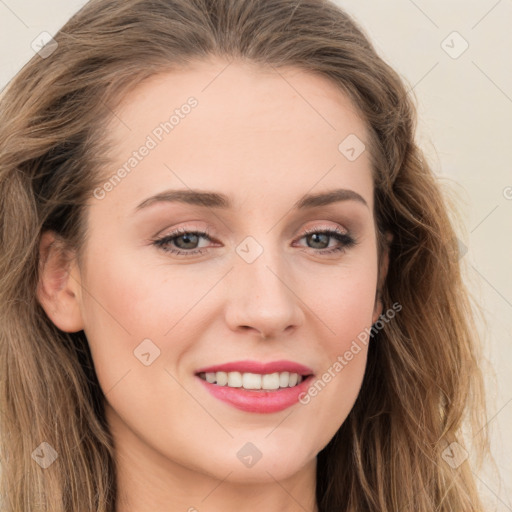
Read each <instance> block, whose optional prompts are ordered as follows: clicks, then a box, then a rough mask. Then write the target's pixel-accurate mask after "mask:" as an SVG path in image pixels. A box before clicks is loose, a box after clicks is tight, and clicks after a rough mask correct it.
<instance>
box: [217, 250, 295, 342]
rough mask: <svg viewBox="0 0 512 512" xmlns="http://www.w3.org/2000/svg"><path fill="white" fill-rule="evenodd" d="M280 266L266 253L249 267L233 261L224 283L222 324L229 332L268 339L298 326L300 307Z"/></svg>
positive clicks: (279, 263)
mask: <svg viewBox="0 0 512 512" xmlns="http://www.w3.org/2000/svg"><path fill="white" fill-rule="evenodd" d="M284 263H285V262H283V261H282V258H281V260H279V258H278V257H271V256H270V255H269V251H264V252H263V254H262V255H261V256H260V257H259V258H257V259H256V260H255V261H253V262H252V263H247V262H246V261H243V260H242V259H240V260H238V261H236V263H235V268H234V269H233V270H232V271H231V272H230V273H229V282H228V283H227V287H228V301H227V305H226V321H227V323H228V325H229V327H230V329H231V330H233V331H236V332H248V331H251V332H254V333H258V334H259V335H260V336H261V337H262V338H272V337H278V336H279V335H282V334H284V333H285V332H286V333H288V332H292V331H294V330H296V328H297V327H299V326H300V325H302V323H303V319H304V310H303V308H302V304H303V303H302V301H301V299H300V297H299V295H298V294H297V291H295V290H294V283H293V279H292V278H291V274H290V272H287V271H286V270H285V264H284Z"/></svg>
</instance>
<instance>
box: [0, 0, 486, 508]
mask: <svg viewBox="0 0 512 512" xmlns="http://www.w3.org/2000/svg"><path fill="white" fill-rule="evenodd" d="M55 40H56V42H57V44H58V47H57V48H56V49H55V51H54V52H53V53H52V54H51V55H49V56H48V55H46V56H45V57H46V58H42V57H41V55H35V56H34V57H33V58H32V59H31V60H30V61H29V62H28V63H27V65H26V66H25V67H24V68H23V69H22V70H21V71H20V72H19V73H18V74H17V76H16V77H15V78H14V79H13V80H12V81H11V82H10V84H9V85H8V87H7V88H6V90H5V91H4V92H3V93H2V95H1V96H0V251H1V252H0V304H1V311H0V378H1V382H0V407H1V418H0V434H1V436H0V456H1V475H0V479H1V480H0V485H1V493H2V510H3V511H4V512H29V511H30V512H34V511H52V512H69V511H79V510H80V511H81V510H89V511H93V510H94V511H97V512H113V511H114V510H115V507H116V491H117V489H116V464H115V450H114V446H113V439H112V437H111V435H110V432H109V429H108V426H107V423H106V421H105V417H104V408H103V404H104V398H105V397H104V394H103V392H102V390H101V388H100V386H99V383H98V380H97V378H96V375H95V371H94V365H93V361H92V358H91V354H90V351H89V348H88V343H87V339H86V337H85V334H84V332H83V331H80V332H77V333H65V332H62V331H61V330H59V329H58V328H57V327H56V326H55V325H53V323H52V322H51V321H50V320H49V318H48V317H47V315H46V314H45V312H44V310H43V309H42V307H41V305H40V304H39V303H38V301H37V298H36V288H37V283H38V279H39V273H40V267H41V261H40V256H39V242H40V239H41V235H42V233H43V232H44V231H46V230H53V231H55V232H56V233H58V235H59V244H61V248H62V254H63V257H66V254H67V251H68V250H72V251H76V252H77V254H78V257H79V260H80V254H81V251H82V249H83V247H84V244H85V243H86V240H87V217H86V214H87V208H86V203H87V201H88V199H90V197H91V193H92V190H94V188H95V187H96V186H98V184H100V183H101V182H102V180H103V179H104V177H103V176H102V171H103V170H104V169H105V167H106V165H107V163H108V161H107V157H106V155H107V154H108V149H109V147H108V136H107V135H108V134H107V133H106V126H107V124H108V122H109V120H110V119H112V116H113V115H115V114H114V112H115V109H116V107H117V106H119V104H120V101H121V100H122V98H123V97H124V95H125V93H127V92H129V91H130V90H132V89H133V88H134V87H135V86H137V85H138V84H140V83H141V82H142V81H143V80H145V79H147V78H149V77H151V76H152V75H155V74H157V73H163V72H171V71H172V70H173V69H181V68H184V67H186V66H188V65H189V64H191V63H193V62H194V61H196V62H197V61H200V60H205V59H208V58H209V57H211V56H220V57H224V58H226V59H227V60H228V61H232V60H234V59H243V60H245V61H250V62H253V63H256V64H260V65H261V66H263V67H267V68H268V67H272V68H274V69H275V70H276V71H278V70H279V69H280V68H284V67H289V66H293V67H295V68H299V69H302V70H306V71H310V72H313V73H315V74H317V75H319V76H322V77H326V78H328V79H329V80H331V81H332V82H333V83H334V84H336V85H337V86H338V87H339V89H340V90H341V91H342V92H344V93H345V94H346V95H348V97H349V98H350V100H351V101H352V103H353V105H354V107H355V108H356V109H357V111H358V112H359V113H360V115H361V116H362V118H363V119H364V120H365V123H366V126H367V128H368V133H369V141H368V149H369V153H370V155H371V164H372V172H373V179H374V190H375V211H374V215H375V219H376V224H377V226H378V239H379V253H380V252H381V251H382V249H383V247H384V244H385V243H386V242H385V237H384V233H385V232H386V231H389V232H391V233H392V234H393V236H394V238H393V240H392V242H391V244H390V247H389V251H390V264H389V271H388V276H387V279H386V281H385V284H384V287H383V290H382V302H383V306H384V309H386V308H387V307H389V306H390V305H391V304H393V303H395V302H396V301H398V302H399V303H400V304H401V305H402V306H403V309H402V310H401V312H400V314H398V315H397V316H396V317H395V318H394V320H393V321H392V322H389V324H388V325H386V327H385V328H384V329H382V330H381V331H379V333H378V334H377V335H376V336H375V337H374V339H373V340H372V343H371V344H370V346H369V352H368V361H367V368H366V373H365V376H364V380H363V384H362V387H361V390H360V394H359V396H358V398H357V400H356V403H355V405H354V407H353V409H352V410H351V412H350V414H349V416H348V417H347V419H346V421H345V422H344V423H343V425H341V427H340V429H339V430H338V431H337V433H336V434H335V436H334V437H333V439H332V440H331V441H330V442H329V443H328V445H327V446H325V447H324V449H323V450H322V451H321V452H320V453H319V454H318V458H317V462H318V463H317V487H316V495H317V502H318V506H319V510H320V511H321V512H333V511H337V510H339V511H341V510H354V511H358V512H359V511H363V510H364V511H368V512H397V511H405V510H415V511H418V512H430V511H436V512H453V511H457V512H462V511H464V512H477V511H479V512H480V511H481V510H482V503H481V498H480V497H479V494H478V490H477V488H476V483H475V478H474V475H473V469H472V468H473V466H470V462H469V460H467V461H465V462H463V463H462V464H461V465H460V466H458V467H452V465H450V464H448V463H447V461H446V460H445V459H446V456H443V453H445V452H444V450H446V449H447V446H449V445H451V443H454V442H457V443H459V445H460V446H461V447H463V446H466V445H465V444H464V439H463V436H462V427H463V426H464V425H465V423H466V420H467V422H468V425H469V426H470V427H471V432H473V433H477V434H478V435H477V436H476V437H475V438H474V441H475V442H474V446H471V450H470V448H469V447H468V446H466V448H467V449H468V450H470V453H471V455H475V454H476V455H478V457H477V461H476V464H477V467H478V468H479V467H480V465H481V461H482V460H483V459H484V456H485V454H487V452H488V451H489V450H488V437H487V431H486V429H485V428H483V426H484V425H485V419H486V402H485V390H484V381H483V375H482V371H481V369H480V368H479V361H480V360H481V353H480V352H481V340H480V339H479V337H478V335H477V334H476V333H477V329H476V328H475V324H474V318H475V310H474V308H473V307H472V306H471V300H470V297H469V294H468V291H467V290H466V288H465V285H464V283H463V280H462V278H461V271H460V268H459V267H460V265H459V263H460V262H459V252H458V245H457V238H456V234H455V230H454V227H453V221H452V220H450V211H451V208H452V207H451V206H449V203H448V200H447V198H445V197H444V194H443V192H442V189H441V187H440V185H439V183H438V181H437V179H436V177H435V175H434V173H433V171H432V169H431V168H430V166H429V164H428V163H427V161H426V159H425V158H424V156H423V153H422V151H421V150H420V149H419V147H418V146H417V144H416V143H415V140H414V139H415V130H416V128H415V125H416V107H415V104H414V102H413V100H412V99H411V94H410V91H408V90H407V87H406V85H405V83H404V81H403V80H402V79H401V78H400V76H399V75H398V74H397V72H395V71H394V70H393V69H392V68H391V67H390V66H389V65H388V64H387V63H386V62H384V60H383V59H382V58H381V57H379V55H378V54H377V52H376V50H375V49H374V47H373V46H372V44H371V43H370V42H369V39H368V37H367V36H366V35H365V34H364V31H363V30H362V29H361V28H360V27H359V26H358V25H357V23H356V22H355V21H354V20H353V19H351V17H350V16H349V15H347V14H346V13H345V12H344V11H343V10H342V9H340V8H339V7H338V6H336V5H335V4H334V3H332V2H331V1H329V0H302V1H297V0H272V1H268V0H122V1H120V0H91V1H90V2H89V3H87V4H86V5H85V6H84V7H83V8H82V9H81V10H80V11H79V12H78V13H77V14H75V15H74V16H73V17H72V18H71V19H70V20H69V21H68V22H67V23H66V25H65V26H64V27H63V28H62V29H61V30H60V31H59V32H58V33H57V34H56V35H55ZM48 53H50V52H48ZM42 442H47V443H48V444H49V445H50V446H51V447H52V448H53V449H54V450H55V452H56V453H57V454H58V459H57V461H56V463H54V464H52V465H51V466H50V467H49V468H47V469H45V470H43V469H42V468H41V467H40V466H39V465H38V464H36V462H35V460H36V457H37V453H38V451H37V450H38V449H39V450H40V449H41V448H38V447H40V445H41V443H42ZM451 446H452V448H453V446H455V445H451ZM448 449H450V448H448ZM489 455H490V454H489ZM471 464H472V463H471Z"/></svg>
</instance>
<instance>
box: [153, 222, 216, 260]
mask: <svg viewBox="0 0 512 512" xmlns="http://www.w3.org/2000/svg"><path fill="white" fill-rule="evenodd" d="M201 238H204V239H207V240H209V241H212V239H211V238H210V236H209V234H208V232H206V231H190V230H187V229H186V228H179V229H177V230H176V231H173V232H172V233H170V234H169V235H166V236H164V237H163V238H160V239H158V240H154V241H153V244H154V245H156V246H157V247H159V248H161V249H162V250H164V251H166V252H170V253H172V254H177V255H194V254H202V253H203V252H205V250H204V249H203V248H201V247H196V246H197V243H198V242H199V240H200V239H201ZM173 244H174V247H173Z"/></svg>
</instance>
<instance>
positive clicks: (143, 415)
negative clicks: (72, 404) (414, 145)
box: [38, 60, 387, 512]
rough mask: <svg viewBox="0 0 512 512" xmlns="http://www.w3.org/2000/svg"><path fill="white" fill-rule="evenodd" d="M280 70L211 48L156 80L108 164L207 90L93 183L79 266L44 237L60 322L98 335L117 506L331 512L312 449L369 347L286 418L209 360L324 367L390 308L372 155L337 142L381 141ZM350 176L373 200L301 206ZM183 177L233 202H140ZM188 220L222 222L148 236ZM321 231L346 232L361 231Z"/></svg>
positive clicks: (50, 305) (342, 106)
mask: <svg viewBox="0 0 512 512" xmlns="http://www.w3.org/2000/svg"><path fill="white" fill-rule="evenodd" d="M280 74H281V75H282V76H281V75H280ZM280 74H278V73H276V72H275V71H273V70H272V69H271V68H266V70H265V71H262V70H261V69H260V68H256V67H254V66H252V65H248V64H246V63H239V62H234V63H231V65H229V66H228V67H227V68H226V62H225V61H220V60H211V61H209V62H203V63H196V64H195V65H194V66H193V67H191V68H190V69H187V70H182V71H173V72H172V73H165V74H161V75H159V76H155V77H152V78H151V79H150V80H148V81H146V82H144V83H143V84H141V85H140V86H139V87H138V88H137V89H135V90H134V91H132V93H130V94H129V95H128V96H127V97H126V98H125V99H124V101H123V104H122V105H121V107H120V108H119V109H118V110H117V111H116V116H117V117H116V118H114V120H113V121H112V126H111V130H110V132H109V133H111V134H112V140H113V141H114V142H115V144H114V147H115V151H114V154H113V155H112V157H113V159H114V161H115V162H116V164H115V166H114V167H112V168H111V169H108V170H106V171H105V176H106V179H108V177H110V176H112V174H113V173H114V172H115V171H116V169H118V168H119V167H121V166H122V165H123V164H124V163H125V162H126V161H127V160H128V159H129V158H130V156H131V155H132V153H133V151H134V150H137V149H138V148H140V146H141V145H142V144H144V142H145V141H146V139H147V136H148V135H149V134H151V133H152V132H153V130H154V129H155V127H156V126H158V125H159V124H160V123H161V122H163V121H164V120H166V119H168V118H169V115H170V113H172V111H173V110H174V109H175V108H178V107H180V105H183V104H184V103H185V102H186V100H187V98H189V97H190V96H194V97H195V98H196V99H197V101H198V105H197V106H196V107H195V108H194V109H192V110H191V112H190V113H189V114H188V115H187V116H185V117H184V118H183V119H180V122H179V124H178V125H177V126H176V127H175V128H174V129H173V131H172V132H171V133H169V134H167V135H165V137H164V138H163V140H162V141H161V142H160V143H159V144H158V145H157V147H156V148H154V149H152V150H151V151H150V153H149V154H148V155H147V156H146V157H145V158H144V159H142V161H140V163H138V165H137V166H136V168H134V169H133V170H132V171H131V172H130V173H129V174H128V175H127V176H126V177H125V178H124V179H123V180H122V181H121V182H120V183H119V184H117V185H116V186H115V187H114V188H113V190H111V191H109V192H108V193H107V194H106V195H105V196H104V197H103V198H101V199H98V198H97V197H94V196H93V195H92V194H91V200H90V207H89V209H88V217H87V220H88V226H89V237H88V239H87V244H86V246H85V248H84V253H83V264H82V266H81V267H79V266H78V264H77V263H76V261H72V262H71V264H70V267H69V269H68V270H69V272H68V273H64V274H62V268H61V265H63V264H64V263H62V262H63V261H64V260H61V259H59V258H58V257H57V255H56V254H55V250H54V249H52V248H51V247H50V244H51V242H52V241H53V234H52V233H46V234H45V236H44V237H43V238H42V241H41V255H42V258H43V259H44V260H45V261H46V265H45V266H44V269H43V272H42V277H41V280H40V286H39V288H38V297H39V300H40V302H41V304H42V305H43V307H44V308H45V310H46V312H47V314H48V316H49V317H50V318H51V320H52V321H53V322H54V323H55V324H56V325H57V326H58V327H59V328H60V329H62V330H64V331H67V332H75V331H78V330H81V329H83V330H84V332H85V334H86V336H87V339H88V341H89V345H90V348H91V353H92V356H93V360H94V365H95V369H96V373H97V375H98V380H99V382H100V384H101V387H102V389H103V391H104V393H105V394H106V414H107V419H108V423H109V426H110V428H111V431H112V434H113V437H114V441H115V445H116V454H117V464H118V467H119V474H118V486H119V503H118V507H117V512H128V511H130V512H143V511H149V510H151V511H153V512H164V511H169V510H172V511H174V510H176V511H178V510H182V511H187V510H199V511H202V510H208V511H210V512H219V511H222V512H231V511H235V510H236V511H238V512H240V511H252V510H260V509H264V510H268V511H286V512H291V511H299V510H300V511H303V510H307V511H316V510H317V508H316V504H315V478H316V477H315V471H316V455H317V454H318V452H319V451H320V450H321V449H322V448H324V447H325V445H326V444H327V443H328V442H329V440H330V439H331V438H332V437H333V435H334V434H335V432H336V431H337V430H338V429H339V427H340V425H341V424H342V423H343V422H344V420H345V419H346V417H347V415H348V414H349V412H350V410H351V408H352V406H353V404H354V402H355V400H356V398H357V395H358V393H359V390H360V386H361V382H362V379H363V376H364V370H365V365H366V356H367V347H366V346H364V345H362V350H361V351H360V352H359V353H358V354H357V355H355V356H354V358H353V359H352V360H351V361H350V362H349V363H348V364H347V365H346V366H345V367H344V368H343V370H342V371H340V372H338V373H337V374H336V376H335V377H334V378H332V380H331V381H330V382H329V383H328V384H327V385H326V386H325V387H324V388H323V389H322V391H321V392H319V393H318V394H317V395H316V396H315V397H314V398H312V399H311V400H310V402H309V403H308V404H307V405H304V404H301V403H295V404H294V405H292V406H290V407H287V408H286V409H284V410H281V411H278V412H272V413H258V412H247V411H243V410H239V409H238V408H235V407H233V406H232V405H230V404H228V403H226V402H224V401H222V400H219V399H218V398H216V397H215V396H212V395H211V394H210V393H209V392H208V391H207V390H206V389H205V386H204V385H203V383H202V382H201V381H200V380H199V378H198V376H197V375H196V372H197V370H198V369H199V368H201V367H205V366H210V365H214V364H221V363H226V362H231V361H239V360H247V359H251V360H255V361H259V362H269V361H276V360H288V361H293V362H296V363H300V364H303V365H306V366H308V367H309V368H311V369H312V370H313V372H314V375H315V377H319V376H321V375H322V374H323V373H324V372H325V371H327V369H328V368H329V367H332V365H333V363H334V362H335V361H336V360H337V357H338V356H339V355H342V354H344V353H345V352H346V351H347V350H348V348H349V347H350V345H351V343H352V341H353V340H354V339H356V337H357V336H358V334H360V333H361V332H362V331H364V329H365V328H369V327H370V326H371V324H372V323H373V322H374V321H376V320H377V318H378V316H379V314H380V313H381V312H382V310H381V306H380V303H379V302H376V301H375V295H376V290H377V288H378V287H379V283H378V259H377V241H376V232H375V230H376V228H375V220H374V217H373V214H372V212H373V183H372V177H371V168H370V161H369V155H368V151H365V152H363V153H362V154H361V155H360V156H359V158H357V159H356V160H354V161H349V159H347V158H346V157H345V156H344V155H343V154H342V153H341V152H340V151H339V150H338V145H339V144H340V142H341V141H342V140H343V139H345V137H347V136H348V135H349V134H356V135H357V136H358V137H359V138H360V139H361V140H362V141H366V140H367V134H366V129H365V125H364V123H363V121H362V120H361V119H360V118H359V117H358V116H357V114H356V112H355V110H354V108H353V107H352V106H351V105H350V103H349V101H348V99H347V98H346V96H344V95H343V94H342V93H341V92H340V91H339V89H337V88H336V87H335V86H334V85H333V84H331V83H330V82H328V81H326V80H325V79H323V78H320V77H318V76H314V75H311V74H308V73H306V72H303V71H300V70H297V69H286V70H280ZM208 84H209V85H208ZM207 85H208V87H206V86H207ZM292 85H293V87H292ZM205 87H206V88H205ZM297 91H299V92H300V94H299V92H297ZM340 188H341V189H347V190H350V191H353V192H355V193H356V194H357V195H359V196H360V198H362V199H363V200H364V202H363V201H362V200H361V199H357V198H354V197H355V195H353V197H352V198H350V197H349V198H348V199H347V198H346V199H344V200H341V201H337V202H332V203H330V204H326V205H323V206H315V207H310V208H303V209H296V208H295V203H296V202H297V201H298V200H299V199H300V198H301V197H302V196H304V195H305V194H319V193H322V192H327V191H331V190H333V189H340ZM169 189H173V190H189V189H199V190H202V191H211V192H217V193H220V194H224V195H226V196H228V198H229V199H230V201H231V203H232V205H231V207H230V208H214V207H205V206H201V205H191V204H186V203H183V202H169V201H160V202H153V203H152V204H151V205H149V206H147V207H145V208H141V209H139V210H137V209H136V207H137V206H138V205H139V204H140V203H142V202H143V201H144V200H146V199H147V198H149V197H152V196H154V195H156V194H159V193H161V192H163V191H165V190H169ZM178 227H179V228H186V230H188V232H191V231H192V232H193V231H203V230H205V229H208V232H209V237H210V239H208V238H204V237H199V238H198V239H197V238H196V239H194V238H191V239H189V240H187V239H186V238H183V237H181V238H180V239H174V242H168V243H167V246H166V247H167V248H169V249H174V250H181V251H182V252H183V253H185V252H187V251H188V252H193V251H194V249H197V248H198V247H199V248H202V249H204V251H205V252H203V254H195V255H192V256H187V255H184V254H182V255H176V254H172V253H170V252H166V251H165V250H164V249H163V248H162V247H158V246H156V245H155V244H154V243H152V241H153V240H155V239H157V238H162V237H164V236H166V235H169V234H171V233H172V232H173V231H174V230H175V229H176V228H178ZM306 229H315V230H316V231H313V232H318V231H320V232H321V231H322V230H325V229H338V230H339V231H341V232H342V233H344V234H349V235H350V236H351V237H352V238H353V239H355V241H356V244H355V245H350V244H349V245H347V246H346V247H344V246H343V242H340V241H338V240H337V239H336V238H335V237H333V236H322V235H316V237H315V236H314V235H313V236H312V235H309V236H305V235H304V231H305V230H306ZM189 236H190V235H189ZM248 236H250V237H253V239H255V240H256V241H257V244H258V246H257V247H261V248H262V250H263V252H262V253H261V255H260V256H259V257H257V258H256V259H255V260H254V261H252V262H251V263H248V262H247V261H246V260H244V259H243V258H242V257H241V256H240V254H242V253H238V252H237V250H236V249H237V246H239V244H240V243H241V242H242V241H244V239H245V238H246V237H248ZM344 240H346V238H345V239H344ZM194 242H196V245H195V246H194V245H193V243H194ZM243 247H244V246H243ZM245 247H248V246H245ZM254 247H255V246H251V249H250V251H254V250H255V249H254ZM336 247H341V248H342V250H340V251H336V252H332V253H330V254H326V251H328V250H330V249H333V248H336ZM381 265H382V266H381V278H383V276H384V275H385V270H386V265H387V259H386V258H383V259H382V261H381ZM59 272H60V273H59ZM63 276H64V277H63ZM144 339H150V340H151V341H152V343H153V344H154V346H156V347H158V349H159V350H160V355H159V357H157V358H156V359H155V360H154V362H152V363H151V364H150V365H148V366H146V365H144V364H142V363H141V362H140V360H139V359H138V358H136V357H135V356H134V350H135V349H136V348H137V347H138V346H139V345H140V344H141V342H142V340H144ZM247 443H252V445H254V446H255V447H257V449H258V450H259V452H260V453H261V459H260V460H259V461H258V462H257V463H256V464H254V465H253V466H252V467H247V466H246V465H245V464H243V463H242V462H241V459H240V458H239V456H237V453H238V452H239V450H240V449H241V448H242V447H244V446H245V445H246V444H247Z"/></svg>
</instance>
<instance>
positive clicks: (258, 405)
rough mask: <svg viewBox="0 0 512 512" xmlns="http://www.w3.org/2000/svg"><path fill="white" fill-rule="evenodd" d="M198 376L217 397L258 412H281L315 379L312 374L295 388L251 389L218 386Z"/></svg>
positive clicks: (238, 406) (297, 399) (294, 402)
mask: <svg viewBox="0 0 512 512" xmlns="http://www.w3.org/2000/svg"><path fill="white" fill-rule="evenodd" d="M196 377H197V378H198V379H199V380H200V381H201V383H202V384H203V386H205V387H206V389H207V390H208V391H209V392H210V393H211V394H212V395H213V396H214V397H215V398H218V399H219V400H222V401H223V402H226V403H227V404H229V405H232V406H233V407H236V408H237V409H240V410H242V411H246V412H257V413H271V412H279V411H283V410H284V409H287V408H288V407H291V406H292V405H295V404H296V403H297V402H298V401H299V395H300V394H301V393H304V392H305V391H306V390H307V389H308V387H309V385H310V383H311V381H312V379H313V375H310V376H309V377H307V378H306V379H304V380H303V381H302V382H301V383H300V384H299V385H297V386H294V387H293V388H283V389H276V390H275V391H264V390H260V391H257V390H255V391H250V390H248V389H244V388H230V387H229V386H218V385H217V384H211V383H210V382H207V381H205V380H203V379H201V377H199V376H197V375H196Z"/></svg>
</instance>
